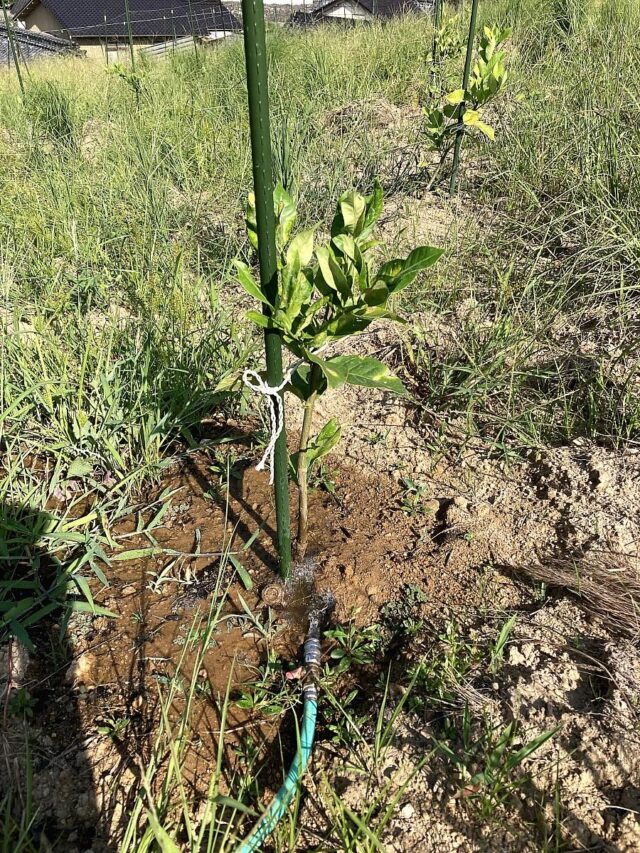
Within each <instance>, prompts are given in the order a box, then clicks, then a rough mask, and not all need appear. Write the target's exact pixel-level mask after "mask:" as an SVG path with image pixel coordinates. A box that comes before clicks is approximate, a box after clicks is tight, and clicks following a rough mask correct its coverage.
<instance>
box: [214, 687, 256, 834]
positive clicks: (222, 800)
mask: <svg viewBox="0 0 640 853" xmlns="http://www.w3.org/2000/svg"><path fill="white" fill-rule="evenodd" d="M236 704H237V705H239V704H240V702H237V703H236ZM213 802H214V803H217V805H219V806H223V807H224V808H230V809H233V810H234V811H237V812H242V813H243V814H248V815H251V817H257V815H258V812H257V811H256V810H255V809H252V808H250V807H249V806H245V804H244V803H241V802H240V801H239V800H234V799H233V798H232V797H225V796H224V795H223V794H217V795H216V796H215V797H214V798H213Z"/></svg>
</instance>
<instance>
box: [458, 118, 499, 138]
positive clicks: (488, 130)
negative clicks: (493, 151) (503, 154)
mask: <svg viewBox="0 0 640 853" xmlns="http://www.w3.org/2000/svg"><path fill="white" fill-rule="evenodd" d="M462 120H463V122H464V123H465V124H466V125H467V127H473V128H475V129H476V130H479V131H480V132H481V133H484V135H485V136H486V137H488V138H489V139H490V140H491V141H492V142H493V140H494V139H495V131H494V129H493V128H492V127H491V125H489V124H487V123H486V122H484V121H481V119H480V113H479V112H478V111H477V110H465V113H464V115H463V116H462Z"/></svg>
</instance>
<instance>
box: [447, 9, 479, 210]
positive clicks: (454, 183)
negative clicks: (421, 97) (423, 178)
mask: <svg viewBox="0 0 640 853" xmlns="http://www.w3.org/2000/svg"><path fill="white" fill-rule="evenodd" d="M477 17H478V0H471V20H470V21H469V38H468V39H467V54H466V56H465V59H464V74H463V76H462V88H463V89H464V91H465V92H466V91H467V89H468V88H469V77H470V76H471V60H472V58H473V45H474V42H475V37H476V18H477ZM464 111H465V103H464V101H463V102H462V103H461V104H460V118H459V119H458V129H457V131H456V143H455V147H454V149H453V165H452V167H451V182H450V184H449V194H450V195H453V194H454V193H455V191H456V189H457V187H458V171H459V169H460V151H461V150H462V138H463V136H464V121H463V120H462V116H463V115H464Z"/></svg>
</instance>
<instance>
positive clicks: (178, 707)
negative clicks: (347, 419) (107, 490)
mask: <svg viewBox="0 0 640 853" xmlns="http://www.w3.org/2000/svg"><path fill="white" fill-rule="evenodd" d="M226 453H227V457H226V458H227V460H228V463H229V464H228V466H226V467H227V469H228V471H230V475H229V476H228V478H227V471H223V475H222V477H221V474H220V470H221V466H220V454H219V452H216V454H215V460H214V456H213V455H212V454H211V453H210V452H208V451H207V450H206V449H205V450H203V451H201V452H198V453H195V454H189V455H188V456H187V457H185V458H183V459H182V460H180V461H179V462H177V463H176V464H175V465H174V466H173V467H172V468H170V469H169V472H168V474H167V475H166V476H165V477H164V478H163V480H162V482H161V483H160V484H158V485H157V486H156V487H155V488H154V489H153V490H152V491H151V492H150V493H149V494H148V495H146V496H145V497H144V499H143V500H142V501H141V505H143V506H144V505H146V506H150V507H151V509H149V510H147V511H145V512H142V513H137V514H136V515H135V516H132V517H130V518H127V519H125V520H124V521H123V522H120V523H119V525H118V526H117V527H116V528H114V529H113V530H112V531H111V535H112V537H113V539H114V541H115V542H117V543H118V544H119V547H118V549H114V550H113V551H112V552H111V553H109V555H108V556H109V565H105V566H104V571H105V573H106V575H107V576H108V578H109V586H108V587H107V588H105V589H103V590H99V591H98V590H96V596H95V600H96V603H97V604H99V605H100V606H102V607H105V608H107V609H108V610H109V611H111V612H112V613H113V614H114V615H115V618H113V617H110V616H103V615H101V616H92V615H91V614H76V615H75V616H74V617H73V618H72V621H71V623H70V626H69V630H68V635H67V638H68V648H67V653H68V654H70V655H71V658H70V659H67V660H64V657H59V659H58V662H57V665H53V662H52V659H51V655H50V654H47V653H46V652H43V653H42V654H41V655H37V656H35V657H34V658H33V659H32V660H31V663H30V665H29V666H28V668H27V671H26V673H25V674H24V677H23V683H24V684H25V685H28V687H29V690H30V692H31V693H32V694H33V696H34V697H35V699H36V702H37V705H36V709H37V713H36V717H35V719H34V720H33V725H32V726H31V735H30V736H31V737H32V738H33V739H34V742H36V743H38V749H39V751H40V753H41V758H40V759H39V761H38V762H37V764H36V768H35V769H36V773H35V780H34V796H35V799H36V804H37V806H38V808H39V809H40V819H41V820H42V821H43V825H45V826H47V828H48V836H49V837H51V836H52V835H54V836H60V835H62V836H63V837H67V838H68V837H71V839H72V840H71V841H67V842H66V843H67V844H68V848H67V849H69V851H71V850H73V849H75V848H74V844H73V843H72V842H73V839H74V838H76V839H77V842H76V843H77V845H78V846H77V849H79V850H81V849H85V848H84V847H83V844H84V845H88V844H89V842H90V843H91V846H92V849H93V850H94V853H95V851H97V850H100V849H105V850H106V849H111V848H110V847H108V846H104V845H107V841H106V839H107V838H110V839H111V840H113V839H116V838H117V837H118V836H119V834H120V833H121V832H122V829H123V827H124V825H125V824H126V818H127V810H128V807H129V806H130V805H131V802H130V798H131V792H132V790H133V789H134V788H135V787H136V785H135V780H136V779H137V778H138V776H139V769H138V762H139V761H140V758H141V757H142V759H143V761H144V760H145V756H147V757H148V756H149V755H150V750H151V748H152V744H153V740H154V736H155V733H156V732H157V729H158V723H159V715H160V695H161V693H163V694H164V695H166V691H167V685H169V683H170V682H171V679H172V678H174V676H176V675H177V674H179V676H180V677H181V678H182V679H183V681H184V682H185V684H188V682H189V679H190V678H191V677H192V675H193V672H194V668H197V672H196V673H195V675H193V677H194V678H196V681H197V684H198V690H197V691H196V695H195V698H194V700H193V701H194V704H193V708H192V720H193V722H192V727H191V731H190V734H189V737H190V743H189V748H188V754H187V758H186V761H185V768H184V775H185V779H186V782H187V784H188V785H189V786H190V788H191V790H192V794H193V795H194V796H195V797H196V799H197V797H198V796H202V795H204V794H205V792H206V789H207V786H208V784H209V778H210V773H211V767H212V766H213V764H214V762H215V759H216V755H217V751H218V749H219V741H220V730H221V715H222V710H221V709H222V705H223V703H224V696H225V694H226V693H227V691H228V690H230V692H231V694H232V696H233V695H235V694H237V691H238V689H239V688H241V686H242V684H243V682H246V681H247V680H251V679H253V678H255V677H256V672H257V667H258V666H259V664H260V663H261V662H264V661H265V660H266V658H267V656H268V654H269V653H270V652H271V653H272V654H276V655H277V656H279V657H280V658H283V659H284V660H285V661H289V662H290V667H291V668H295V667H296V666H297V664H298V663H299V656H300V646H301V643H302V641H303V639H304V634H305V631H306V629H307V613H306V603H305V600H304V597H303V598H302V599H301V598H300V596H299V595H298V594H297V592H296V590H295V587H294V588H293V593H292V589H291V588H290V589H289V590H288V591H287V592H288V594H287V595H286V596H285V605H284V607H280V608H278V607H275V608H273V607H272V608H270V607H268V606H267V604H266V603H265V602H264V601H263V600H262V597H261V592H262V590H263V589H264V588H265V587H268V586H269V585H271V584H273V582H274V578H275V577H276V576H275V570H276V567H277V563H276V553H275V548H274V542H273V539H274V535H275V531H274V529H273V524H274V513H273V511H272V493H271V487H270V486H269V484H268V476H267V475H265V474H263V473H257V472H256V471H255V470H254V469H253V467H251V463H250V461H249V460H248V459H247V458H245V457H246V456H247V451H246V448H243V447H242V446H238V447H234V446H228V447H227V450H226ZM222 468H223V469H224V468H225V466H224V465H223V466H222ZM331 476H332V479H333V486H332V492H334V494H330V493H328V492H327V491H324V490H322V489H318V490H316V491H314V493H313V495H312V497H311V505H310V517H311V518H312V520H313V522H312V528H311V531H310V544H309V550H308V560H307V564H308V563H309V562H311V563H313V567H314V572H315V590H316V591H317V592H318V593H322V592H323V591H325V590H331V591H332V593H333V595H334V596H335V611H334V615H333V618H334V619H335V620H336V621H338V622H340V621H344V620H346V619H348V618H350V617H354V618H355V619H356V621H357V622H358V623H359V624H363V625H364V624H370V623H371V622H374V621H376V619H377V618H378V615H379V611H380V608H381V607H382V606H383V605H384V604H385V603H388V602H389V601H392V600H393V599H394V598H395V597H397V596H398V595H399V594H400V592H401V590H402V589H403V587H404V586H405V585H407V584H414V585H417V586H419V587H420V588H421V589H423V590H424V591H425V592H426V594H427V604H426V605H425V607H426V608H427V609H432V610H433V611H434V612H435V611H437V612H440V610H441V607H442V602H443V601H445V602H449V603H451V604H452V605H453V604H455V602H457V601H460V600H461V599H462V598H465V597H466V598H468V597H469V595H471V594H472V590H473V589H474V588H476V587H477V584H476V581H475V578H474V575H473V572H466V573H465V572H457V571H453V567H452V570H451V571H450V572H448V576H447V577H445V574H447V573H446V570H445V569H443V567H442V566H441V567H440V568H439V569H438V570H437V571H434V559H433V554H434V552H435V551H437V550H438V549H439V548H440V544H439V542H438V531H439V527H440V526H441V521H440V514H439V512H435V513H433V514H432V515H427V516H426V517H425V518H424V519H422V520H421V521H420V523H417V522H416V520H415V519H412V518H411V517H410V516H409V515H407V513H406V512H405V510H403V508H402V489H401V488H400V487H399V485H398V484H397V483H396V482H395V481H394V480H393V479H392V478H390V477H382V478H380V477H373V476H371V475H368V474H366V473H363V472H361V471H358V470H357V468H355V467H352V466H348V465H346V466H338V465H333V466H332V475H331ZM227 479H228V486H227V484H226V483H225V481H226V480H227ZM291 498H292V506H295V495H294V494H293V492H292V495H291ZM293 522H294V524H295V512H294V513H293ZM294 529H295V528H294ZM229 555H231V556H232V558H233V559H231V558H230V556H229ZM234 561H235V565H234ZM238 565H239V566H240V569H241V571H242V578H240V577H239V574H238V570H237V568H236V567H237V566H238ZM429 601H431V606H430V605H429ZM217 606H219V608H220V612H219V617H218V624H217V627H216V629H215V630H214V631H213V633H212V635H211V639H210V642H209V644H208V647H207V649H206V651H205V652H204V654H203V655H202V656H201V657H198V649H199V647H200V645H201V644H200V642H199V641H200V639H201V636H202V631H203V630H204V629H203V624H204V623H203V621H202V620H203V619H204V618H205V617H206V616H207V614H209V613H211V612H212V609H215V608H216V607H217ZM251 614H253V615H251ZM194 625H196V626H198V628H197V634H196V637H195V640H194V642H192V639H194V638H193V637H192V635H191V634H190V631H191V630H192V627H193V626H194ZM52 633H55V630H54V631H53V632H52ZM52 670H53V671H52ZM183 707H184V693H182V692H180V691H178V693H177V694H176V696H175V699H174V702H173V706H172V708H171V709H170V721H172V722H174V723H175V722H176V721H177V720H179V719H180V716H181V714H182V712H183ZM65 709H66V710H65ZM118 720H125V721H126V727H125V728H123V730H122V731H118V732H117V733H115V734H114V732H113V731H111V733H105V730H106V729H108V728H109V727H110V726H111V727H112V728H113V721H118ZM281 725H282V719H281V716H280V715H277V716H275V718H274V717H273V716H272V717H269V716H265V715H264V714H260V713H257V714H254V713H251V712H250V711H247V710H243V709H242V708H239V707H238V706H237V705H236V704H235V703H234V702H231V703H230V704H229V708H228V713H227V716H226V722H225V730H226V732H227V736H226V743H225V749H226V751H227V753H228V760H229V763H230V766H233V763H234V749H236V748H237V747H238V745H239V743H240V742H241V741H242V740H243V739H244V738H245V737H246V736H247V735H250V736H251V738H252V739H253V741H254V742H255V743H257V744H259V748H260V749H261V750H262V752H263V754H264V755H265V756H268V754H269V750H270V749H272V751H273V754H274V756H275V757H276V758H277V761H276V760H274V762H273V767H272V769H271V772H270V771H269V769H267V771H266V772H265V775H264V777H263V784H264V786H265V790H266V791H267V792H268V791H269V788H270V787H271V788H272V789H275V788H277V787H278V785H279V780H280V779H281V775H280V774H281V752H280V749H281V745H280V743H279V741H278V736H279V730H280V727H281ZM10 728H11V724H10ZM18 729H19V727H18V726H17V724H16V725H15V726H14V729H13V731H9V732H8V733H7V735H6V737H5V751H7V750H8V751H9V752H10V753H11V755H12V757H13V758H14V759H16V760H17V757H18V755H20V754H21V753H22V751H23V748H24V738H23V736H22V734H21V733H20V732H19V731H18ZM284 734H285V740H286V732H285V733H284ZM267 765H268V761H267ZM270 778H271V780H272V781H271V783H270ZM91 788H93V789H94V790H95V791H96V796H95V799H92V797H91V796H90V791H91ZM54 790H56V791H57V792H58V796H56V797H55V798H54V797H52V792H53V791H54ZM98 816H99V823H100V829H99V831H98V834H97V835H96V836H95V837H93V836H92V835H91V831H92V830H91V827H95V821H96V819H97V817H98ZM69 833H71V836H69V835H68V834H69ZM100 844H102V845H103V847H102V848H101V847H100ZM87 849H88V847H87Z"/></svg>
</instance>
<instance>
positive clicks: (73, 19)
mask: <svg viewBox="0 0 640 853" xmlns="http://www.w3.org/2000/svg"><path fill="white" fill-rule="evenodd" d="M38 5H42V6H44V8H45V9H48V10H49V12H51V14H52V15H53V16H54V17H55V18H56V19H57V20H58V21H59V22H60V26H61V28H62V29H63V30H65V31H66V32H68V33H69V34H70V35H71V37H72V38H73V39H77V40H82V39H83V38H91V39H95V38H105V37H111V38H114V37H116V36H119V37H121V38H126V37H127V35H128V29H127V19H126V13H125V2H124V0H18V2H17V3H15V4H14V6H13V9H12V12H13V15H14V17H16V18H24V17H25V16H26V15H28V14H29V12H31V11H32V10H33V9H35V8H36V7H37V6H38ZM129 9H130V17H131V32H132V35H133V36H134V37H137V38H140V37H143V38H144V37H147V38H150V37H165V38H174V37H176V36H177V37H180V36H185V35H199V36H205V35H207V33H210V32H212V31H214V30H225V31H237V30H240V29H242V27H241V25H240V22H239V21H238V19H237V18H236V17H234V15H232V14H231V12H230V11H229V10H228V9H227V8H226V7H225V6H223V5H222V3H221V2H220V0H129Z"/></svg>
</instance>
